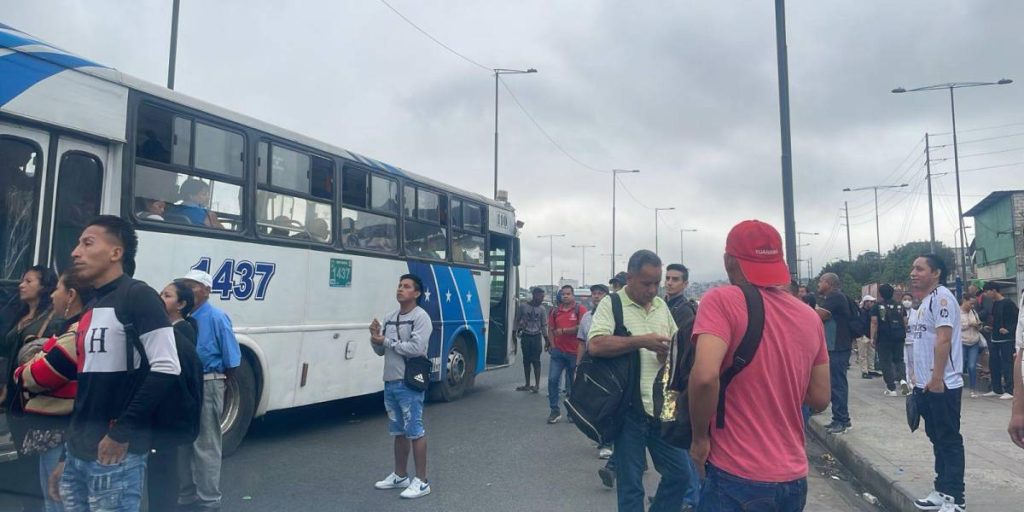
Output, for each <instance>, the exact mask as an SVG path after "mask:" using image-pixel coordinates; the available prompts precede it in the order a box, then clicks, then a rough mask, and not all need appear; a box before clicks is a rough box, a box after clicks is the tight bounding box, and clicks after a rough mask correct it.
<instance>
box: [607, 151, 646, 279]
mask: <svg viewBox="0 0 1024 512" xmlns="http://www.w3.org/2000/svg"><path fill="white" fill-rule="evenodd" d="M637 172H640V170H639V169H612V254H613V255H614V254H615V189H616V188H617V187H616V186H615V184H616V183H617V182H618V175H620V174H632V173H637ZM611 275H612V276H614V275H615V256H612V274H611Z"/></svg>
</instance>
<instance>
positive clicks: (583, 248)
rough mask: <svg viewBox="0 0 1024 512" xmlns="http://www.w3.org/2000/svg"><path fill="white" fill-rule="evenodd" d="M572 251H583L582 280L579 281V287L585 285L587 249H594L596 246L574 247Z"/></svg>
mask: <svg viewBox="0 0 1024 512" xmlns="http://www.w3.org/2000/svg"><path fill="white" fill-rule="evenodd" d="M572 248H573V249H581V250H582V251H583V257H582V259H583V279H581V280H580V286H586V285H587V248H590V249H596V248H597V246H596V245H574V246H572Z"/></svg>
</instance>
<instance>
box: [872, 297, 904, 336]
mask: <svg viewBox="0 0 1024 512" xmlns="http://www.w3.org/2000/svg"><path fill="white" fill-rule="evenodd" d="M876 307H877V308H878V339H879V341H881V340H886V341H898V340H903V339H906V337H907V329H906V328H905V327H904V326H903V305H902V304H892V303H889V302H883V303H879V304H878V306H876Z"/></svg>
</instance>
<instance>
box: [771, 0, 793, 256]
mask: <svg viewBox="0 0 1024 512" xmlns="http://www.w3.org/2000/svg"><path fill="white" fill-rule="evenodd" d="M787 52H788V50H787V49H786V2H785V0H775V53H776V57H777V59H778V74H779V128H780V130H779V131H780V135H781V139H782V140H781V142H782V211H783V217H784V224H785V231H786V265H788V266H789V275H790V276H793V275H795V274H796V271H797V262H796V258H795V256H796V237H795V236H794V234H795V233H796V214H795V210H794V206H793V150H792V147H791V143H790V133H789V57H788V53H787Z"/></svg>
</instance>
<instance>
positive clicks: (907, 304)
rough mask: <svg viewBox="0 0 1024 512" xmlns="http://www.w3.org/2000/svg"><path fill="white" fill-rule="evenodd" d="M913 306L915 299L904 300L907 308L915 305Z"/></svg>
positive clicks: (904, 305)
mask: <svg viewBox="0 0 1024 512" xmlns="http://www.w3.org/2000/svg"><path fill="white" fill-rule="evenodd" d="M913 306H914V303H913V301H909V300H905V301H903V307H905V308H907V309H910V308H911V307H913Z"/></svg>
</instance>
